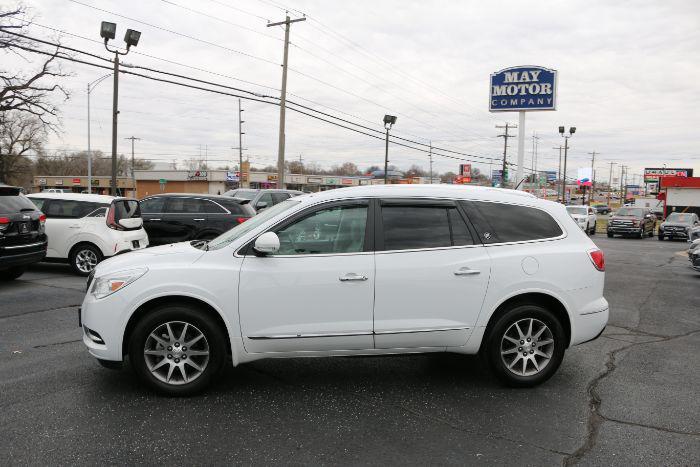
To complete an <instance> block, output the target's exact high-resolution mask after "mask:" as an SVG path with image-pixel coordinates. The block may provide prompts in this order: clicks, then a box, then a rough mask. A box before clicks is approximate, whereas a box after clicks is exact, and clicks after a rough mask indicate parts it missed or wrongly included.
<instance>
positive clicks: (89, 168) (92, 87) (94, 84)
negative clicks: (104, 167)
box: [87, 74, 110, 193]
mask: <svg viewBox="0 0 700 467" xmlns="http://www.w3.org/2000/svg"><path fill="white" fill-rule="evenodd" d="M109 76H110V75H109V74H106V75H104V76H102V77H100V78H97V79H96V80H95V81H93V82H91V83H88V84H87V152H88V154H87V156H88V160H87V163H88V166H87V171H88V193H92V149H91V147H90V93H91V92H92V91H94V90H95V88H96V87H97V85H98V84H100V83H101V82H102V81H104V80H105V79H106V78H109Z"/></svg>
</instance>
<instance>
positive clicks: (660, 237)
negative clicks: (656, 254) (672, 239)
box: [659, 234, 664, 242]
mask: <svg viewBox="0 0 700 467" xmlns="http://www.w3.org/2000/svg"><path fill="white" fill-rule="evenodd" d="M663 239H664V236H663V235H661V234H659V241H660V242H662V241H663Z"/></svg>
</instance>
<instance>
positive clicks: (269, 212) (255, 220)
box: [208, 199, 299, 250]
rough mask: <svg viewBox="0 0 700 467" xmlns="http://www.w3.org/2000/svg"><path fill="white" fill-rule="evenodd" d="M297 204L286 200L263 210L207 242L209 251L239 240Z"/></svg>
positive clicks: (297, 202)
mask: <svg viewBox="0 0 700 467" xmlns="http://www.w3.org/2000/svg"><path fill="white" fill-rule="evenodd" d="M297 204H299V201H292V200H291V199H288V200H286V201H282V202H281V203H279V204H275V205H274V206H272V207H270V208H268V209H265V210H264V211H261V212H260V214H258V215H257V216H255V217H251V218H250V219H248V220H247V221H245V222H244V223H242V224H238V225H237V226H236V227H234V228H232V229H231V230H229V231H227V232H224V233H222V234H221V235H219V236H218V237H216V238H215V239H214V240H212V241H211V242H209V244H208V247H209V250H218V249H219V248H223V247H225V246H226V245H228V244H230V243H231V242H233V241H234V240H236V239H238V238H241V237H242V236H243V235H245V234H247V233H248V232H250V231H251V230H253V229H255V228H257V227H258V226H259V225H261V224H263V223H265V222H267V221H268V220H270V219H272V218H273V217H275V216H276V215H277V214H279V213H281V212H283V211H286V210H287V209H289V208H291V207H293V206H296V205H297Z"/></svg>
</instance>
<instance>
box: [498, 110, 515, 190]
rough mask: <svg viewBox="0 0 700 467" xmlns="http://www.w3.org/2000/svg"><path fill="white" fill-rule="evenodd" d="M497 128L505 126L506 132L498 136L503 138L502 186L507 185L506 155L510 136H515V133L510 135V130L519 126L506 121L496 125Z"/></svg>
mask: <svg viewBox="0 0 700 467" xmlns="http://www.w3.org/2000/svg"><path fill="white" fill-rule="evenodd" d="M496 128H504V129H505V132H504V133H503V134H502V135H498V136H497V138H503V166H502V168H501V188H505V186H506V157H507V154H508V138H513V137H514V135H509V134H508V130H510V129H511V128H518V125H514V124H512V123H506V124H505V125H496Z"/></svg>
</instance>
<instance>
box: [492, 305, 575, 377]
mask: <svg viewBox="0 0 700 467" xmlns="http://www.w3.org/2000/svg"><path fill="white" fill-rule="evenodd" d="M565 335H566V334H565V332H564V328H563V327H562V325H561V323H560V322H559V320H558V319H557V317H556V316H555V315H554V314H553V313H552V312H551V311H549V310H548V309H546V308H544V307H542V306H539V305H535V304H521V305H516V306H514V307H512V308H510V309H509V310H508V311H506V312H505V313H503V314H502V315H501V316H500V317H499V318H498V319H497V321H496V322H495V323H494V325H493V327H492V328H491V331H490V332H489V334H488V341H487V342H486V352H487V354H488V360H489V364H490V366H491V368H492V370H493V372H494V373H495V375H496V376H497V377H498V378H499V379H500V380H501V381H502V382H504V383H505V384H507V385H508V386H514V387H531V386H536V385H538V384H541V383H543V382H545V381H547V380H548V379H549V378H551V377H552V375H554V373H555V372H556V371H557V368H559V365H560V364H561V362H562V359H563V358H564V350H565V348H566V341H565Z"/></svg>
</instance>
